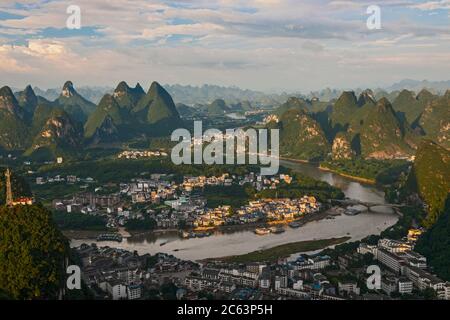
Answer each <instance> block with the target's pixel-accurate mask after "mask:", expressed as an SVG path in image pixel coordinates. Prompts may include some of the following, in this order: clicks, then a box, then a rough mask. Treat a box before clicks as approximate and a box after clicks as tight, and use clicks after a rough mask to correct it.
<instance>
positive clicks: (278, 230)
mask: <svg viewBox="0 0 450 320" xmlns="http://www.w3.org/2000/svg"><path fill="white" fill-rule="evenodd" d="M270 231H271V232H272V233H274V234H280V233H283V232H285V231H286V230H284V228H283V227H281V226H278V227H272V228H270Z"/></svg>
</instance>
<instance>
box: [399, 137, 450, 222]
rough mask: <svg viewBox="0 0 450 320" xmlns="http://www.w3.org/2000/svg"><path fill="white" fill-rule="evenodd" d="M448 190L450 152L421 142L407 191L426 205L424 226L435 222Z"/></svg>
mask: <svg viewBox="0 0 450 320" xmlns="http://www.w3.org/2000/svg"><path fill="white" fill-rule="evenodd" d="M449 190H450V151H448V150H447V149H445V148H443V147H441V146H439V145H438V144H436V143H434V142H432V141H430V140H423V142H422V143H421V145H420V147H419V149H418V150H417V155H416V160H415V162H414V165H413V169H412V170H411V173H410V175H409V177H408V181H407V191H408V192H410V193H418V194H419V196H420V198H421V199H422V200H424V201H425V203H426V204H427V205H428V216H427V218H426V220H425V225H426V226H428V227H429V226H431V225H433V223H434V222H436V220H437V218H438V217H439V213H441V212H442V211H443V209H444V206H445V200H446V199H447V194H448V192H449Z"/></svg>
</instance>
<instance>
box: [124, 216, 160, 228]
mask: <svg viewBox="0 0 450 320" xmlns="http://www.w3.org/2000/svg"><path fill="white" fill-rule="evenodd" d="M125 227H126V228H127V230H129V231H144V230H145V231H149V230H153V229H155V227H156V221H155V220H154V219H153V218H149V217H146V218H145V219H144V220H139V219H129V220H128V221H127V222H126V223H125Z"/></svg>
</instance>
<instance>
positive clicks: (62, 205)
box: [36, 173, 320, 229]
mask: <svg viewBox="0 0 450 320" xmlns="http://www.w3.org/2000/svg"><path fill="white" fill-rule="evenodd" d="M62 181H66V182H67V183H77V182H80V181H85V182H91V183H92V182H94V181H93V180H92V179H91V178H87V179H83V180H82V179H80V178H77V177H76V176H67V177H66V178H63V177H61V176H56V177H54V178H47V179H44V178H42V177H38V178H36V183H37V184H45V183H51V182H62ZM281 182H284V183H288V184H290V183H291V182H292V177H291V176H289V175H287V174H280V175H277V176H273V177H262V176H258V175H255V174H254V173H249V174H246V175H242V176H234V175H229V174H222V175H220V176H211V177H206V176H197V177H193V176H185V177H184V178H183V180H182V182H181V183H176V182H175V181H173V178H172V177H171V176H170V175H166V174H151V175H150V177H149V178H146V179H133V180H132V181H131V182H128V183H121V184H119V189H118V191H117V192H114V193H106V194H105V192H103V190H102V187H98V188H95V190H94V188H93V187H91V188H90V189H92V190H93V192H81V193H77V194H74V195H73V196H72V198H71V199H55V200H53V207H54V208H55V209H56V210H60V211H66V212H67V213H83V214H89V215H102V216H106V217H107V226H108V227H112V228H114V227H117V226H123V225H125V223H126V222H127V220H128V219H141V220H143V219H145V217H144V215H146V216H148V217H149V218H152V219H154V220H155V222H156V226H157V228H159V229H176V228H179V227H180V223H181V221H182V224H183V226H184V227H189V228H198V229H201V228H214V227H218V226H222V225H238V224H248V223H255V222H261V221H285V222H287V221H289V220H293V219H295V218H299V217H301V216H302V215H304V214H308V213H313V212H316V211H318V210H320V204H319V203H318V202H317V201H316V199H315V198H314V197H308V196H304V197H302V198H300V199H292V200H290V199H266V200H259V201H251V202H250V203H249V204H248V205H246V206H243V207H241V208H239V209H238V210H236V211H233V210H232V209H231V207H230V206H226V205H224V206H219V207H216V208H207V200H206V198H205V196H203V194H202V189H203V188H204V187H205V186H223V187H225V188H226V187H231V186H232V185H244V184H247V183H248V184H252V185H253V186H255V187H256V189H259V190H262V189H266V188H270V189H276V188H277V186H278V185H279V184H280V183H281ZM116 187H117V186H116ZM98 191H102V192H98ZM152 205H154V206H152ZM133 207H138V208H140V209H139V210H133V209H131V208H133ZM142 208H145V213H144V214H143V212H144V211H143V210H142ZM135 211H136V212H135Z"/></svg>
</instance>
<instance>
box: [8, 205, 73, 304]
mask: <svg viewBox="0 0 450 320" xmlns="http://www.w3.org/2000/svg"><path fill="white" fill-rule="evenodd" d="M68 247H69V246H68V242H67V240H66V239H65V237H64V236H63V235H62V234H61V232H60V231H59V230H57V229H56V227H55V226H54V224H53V222H52V218H51V213H50V212H49V211H48V210H47V209H45V208H43V207H42V206H39V205H32V206H16V207H13V208H8V207H5V206H1V207H0V292H2V293H3V294H5V295H6V296H7V297H9V298H11V299H56V298H57V294H58V291H59V289H60V288H61V287H62V285H63V283H64V277H65V270H64V257H65V256H67V253H68Z"/></svg>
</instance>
